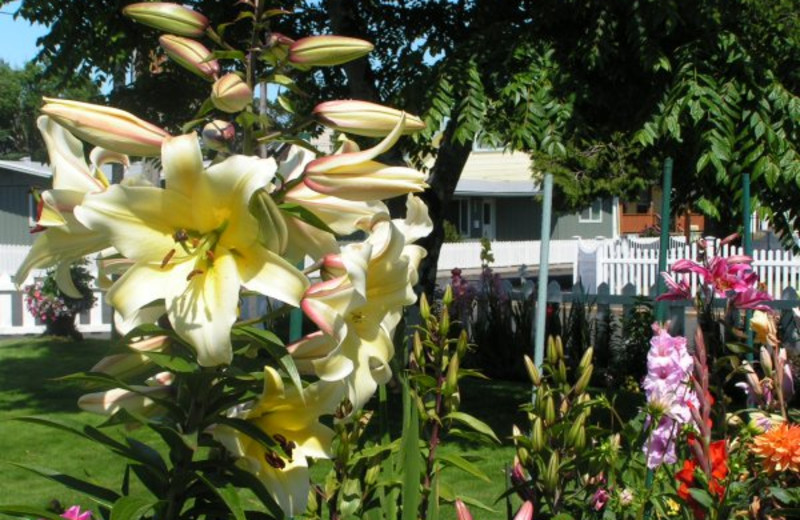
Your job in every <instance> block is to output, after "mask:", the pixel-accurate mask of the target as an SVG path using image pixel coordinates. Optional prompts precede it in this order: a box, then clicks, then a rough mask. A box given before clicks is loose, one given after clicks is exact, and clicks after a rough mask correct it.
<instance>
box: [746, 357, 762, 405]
mask: <svg viewBox="0 0 800 520" xmlns="http://www.w3.org/2000/svg"><path fill="white" fill-rule="evenodd" d="M742 370H744V377H745V379H746V380H747V386H749V387H750V391H751V392H753V393H754V394H755V395H757V396H759V397H760V396H762V395H763V394H764V390H763V389H762V388H761V382H760V381H759V380H758V376H757V375H756V371H755V370H753V365H751V364H750V363H749V362H747V361H742Z"/></svg>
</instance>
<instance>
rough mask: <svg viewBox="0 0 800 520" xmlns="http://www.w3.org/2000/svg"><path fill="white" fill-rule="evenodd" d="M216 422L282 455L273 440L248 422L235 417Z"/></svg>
mask: <svg viewBox="0 0 800 520" xmlns="http://www.w3.org/2000/svg"><path fill="white" fill-rule="evenodd" d="M216 422H217V423H219V424H224V425H225V426H228V427H230V428H233V429H234V430H236V431H239V432H241V433H243V434H245V435H247V436H248V437H250V438H251V439H253V440H254V441H256V442H258V443H259V444H261V445H262V446H264V447H265V448H268V449H270V450H273V451H276V452H278V453H283V448H281V446H280V445H279V444H278V443H277V442H276V441H275V439H273V438H272V437H270V436H269V435H268V434H267V433H265V432H264V430H262V429H261V428H259V427H258V426H256V425H255V424H253V423H251V422H249V421H246V420H244V419H238V418H236V417H217V419H216ZM284 455H285V454H284Z"/></svg>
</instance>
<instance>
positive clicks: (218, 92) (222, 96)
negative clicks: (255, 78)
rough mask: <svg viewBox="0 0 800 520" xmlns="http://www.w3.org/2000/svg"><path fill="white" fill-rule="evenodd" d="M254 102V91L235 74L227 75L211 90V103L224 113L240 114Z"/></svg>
mask: <svg viewBox="0 0 800 520" xmlns="http://www.w3.org/2000/svg"><path fill="white" fill-rule="evenodd" d="M252 101H253V91H252V90H251V89H250V87H248V86H247V83H245V82H244V80H242V78H240V77H239V76H238V75H237V74H234V73H233V72H231V73H228V74H225V75H224V76H222V77H221V78H219V79H218V80H217V81H215V82H214V86H213V87H212V88H211V102H212V103H214V106H215V107H217V108H218V109H220V110H222V111H223V112H228V113H229V114H233V113H235V112H240V111H241V110H244V108H245V107H246V106H247V105H249V104H250V103H251V102H252Z"/></svg>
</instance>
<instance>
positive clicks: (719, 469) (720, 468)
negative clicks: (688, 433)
mask: <svg viewBox="0 0 800 520" xmlns="http://www.w3.org/2000/svg"><path fill="white" fill-rule="evenodd" d="M689 442H698V441H697V440H696V439H693V438H690V440H689ZM708 448H709V450H708V451H709V455H710V458H711V479H710V480H709V482H708V491H709V493H711V494H712V495H716V496H717V497H718V498H720V499H721V498H722V496H723V495H724V494H725V484H724V481H725V478H726V477H727V476H728V449H727V445H726V443H725V440H724V439H723V440H719V441H715V442H712V443H711V444H709V446H708ZM696 469H697V458H696V457H692V458H691V459H689V460H685V461H683V468H682V469H681V470H680V471H678V472H677V473H676V474H675V479H676V480H677V481H678V482H680V486H678V496H679V497H681V499H683V501H684V502H686V503H687V504H688V505H689V507H691V508H692V511H693V512H694V516H695V518H704V517H705V512H704V511H703V509H702V508H701V507H700V504H698V503H697V502H696V501H695V500H694V498H692V495H691V493H690V492H689V489H690V488H692V487H695V486H694V484H695V470H696Z"/></svg>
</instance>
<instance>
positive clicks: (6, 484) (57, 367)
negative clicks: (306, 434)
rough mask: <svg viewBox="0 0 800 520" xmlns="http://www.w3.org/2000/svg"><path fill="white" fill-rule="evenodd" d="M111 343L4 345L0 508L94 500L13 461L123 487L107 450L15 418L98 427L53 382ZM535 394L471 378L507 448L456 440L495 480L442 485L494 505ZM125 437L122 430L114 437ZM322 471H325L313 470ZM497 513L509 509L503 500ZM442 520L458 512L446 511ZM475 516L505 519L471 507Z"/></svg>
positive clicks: (466, 396)
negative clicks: (526, 405)
mask: <svg viewBox="0 0 800 520" xmlns="http://www.w3.org/2000/svg"><path fill="white" fill-rule="evenodd" d="M111 347H112V344H111V342H109V341H105V340H92V339H89V340H85V341H82V342H73V341H66V340H58V339H53V338H30V337H28V338H20V339H13V340H4V341H0V461H2V462H3V468H2V470H0V503H2V504H27V505H36V506H40V507H45V506H46V505H47V504H48V503H49V502H50V501H51V500H53V499H57V500H58V501H59V502H61V503H62V504H64V505H65V506H68V505H72V504H82V505H84V506H90V505H91V503H90V501H89V500H88V499H86V498H85V497H83V496H81V495H79V494H78V493H75V492H71V491H69V490H67V489H65V488H64V487H62V486H60V485H59V484H56V483H53V482H51V481H49V480H46V479H43V478H41V477H39V476H37V475H34V474H32V473H30V472H28V471H25V470H22V469H19V468H16V467H14V466H13V465H11V464H8V463H14V462H17V463H24V464H31V465H38V466H43V467H47V468H52V469H55V470H58V471H61V472H63V473H66V474H70V475H74V476H77V477H80V478H83V479H86V480H91V481H94V482H97V483H98V484H101V485H104V486H107V487H111V488H118V487H119V484H120V479H121V476H122V470H123V468H124V466H123V464H122V463H121V461H120V460H119V459H116V458H115V457H113V456H112V455H111V454H110V453H109V452H107V451H105V450H104V449H103V448H101V447H98V446H96V445H93V444H92V443H89V442H87V441H83V440H81V439H79V438H77V437H75V436H72V435H70V434H68V433H66V432H60V431H56V430H52V429H50V428H47V427H43V426H35V425H30V424H26V423H22V422H18V421H11V420H9V419H10V418H13V417H19V416H23V415H44V416H47V417H50V418H54V419H66V420H72V421H81V422H86V423H91V424H95V425H97V424H99V423H101V422H102V418H100V417H98V416H95V415H91V414H87V413H83V412H81V411H80V410H79V409H78V408H77V405H76V404H75V403H76V400H77V398H78V397H79V396H80V395H81V394H82V393H84V391H83V390H82V389H81V388H80V387H79V386H78V385H77V384H71V383H64V382H60V381H55V378H58V377H60V376H63V375H66V374H70V373H73V372H79V371H84V370H88V369H89V368H90V367H91V366H92V365H93V364H94V363H95V362H96V361H97V360H98V359H100V358H101V357H102V356H104V355H105V354H107V353H108V351H109V350H110V349H111ZM529 397H530V389H529V387H528V386H527V385H524V384H517V383H503V382H492V381H472V382H470V383H469V384H465V385H464V386H463V388H462V403H463V405H462V410H463V411H466V412H468V413H472V414H473V415H475V416H476V417H479V418H481V419H482V420H484V421H486V422H487V423H489V424H490V425H491V426H492V427H493V428H494V430H495V432H496V433H497V435H498V437H500V438H501V439H503V440H504V445H503V446H495V447H476V446H472V445H466V444H455V443H451V444H448V445H445V446H444V447H443V448H442V449H444V450H452V451H457V452H459V453H460V454H462V455H470V456H478V457H481V461H480V462H479V466H480V467H481V468H482V469H483V471H484V472H485V473H486V474H487V475H488V476H489V477H490V480H491V481H490V482H488V483H487V482H484V481H481V480H478V479H475V478H474V477H471V476H469V475H465V474H462V473H459V472H456V471H454V470H452V469H448V470H446V471H445V472H444V474H443V477H442V478H443V482H445V483H446V484H447V485H449V486H450V487H452V488H453V489H454V490H455V492H456V493H457V494H461V495H467V496H471V497H474V498H476V499H478V500H481V501H482V502H484V503H487V504H492V503H493V502H494V501H495V499H496V498H497V497H498V496H499V495H500V494H501V493H502V492H503V490H504V487H505V476H504V470H505V466H506V465H507V464H509V463H510V462H511V460H512V458H513V454H514V450H513V448H512V447H511V446H510V443H509V442H508V440H507V439H508V437H509V435H510V433H511V425H512V423H513V422H517V423H519V424H522V421H523V419H524V416H523V415H522V414H520V413H519V411H518V405H519V404H520V403H523V402H525V401H526V400H527V399H529ZM112 433H113V434H115V435H119V436H121V435H122V434H123V433H125V432H122V431H117V432H112ZM127 434H129V435H133V436H135V437H137V438H139V439H140V440H143V441H145V442H155V438H154V437H152V436H149V435H147V433H146V432H145V431H143V430H139V431H135V432H133V433H132V434H131V433H127ZM314 469H315V471H314V473H317V474H322V473H324V471H325V468H324V467H323V466H318V467H317V468H314ZM495 507H497V509H498V511H501V512H502V511H503V510H504V505H503V504H502V503H498V504H497V505H496V506H495ZM444 513H445V514H444V515H443V518H445V519H453V518H455V514H454V513H453V512H452V510H451V508H450V507H447V506H446V507H445V511H444ZM473 516H474V518H475V519H476V520H477V519H487V520H488V519H494V518H501V517H503V514H502V513H497V514H493V513H488V512H482V511H480V510H476V509H473Z"/></svg>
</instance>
